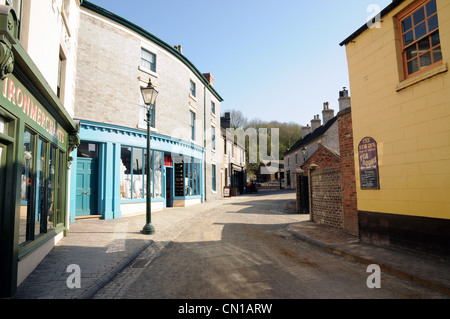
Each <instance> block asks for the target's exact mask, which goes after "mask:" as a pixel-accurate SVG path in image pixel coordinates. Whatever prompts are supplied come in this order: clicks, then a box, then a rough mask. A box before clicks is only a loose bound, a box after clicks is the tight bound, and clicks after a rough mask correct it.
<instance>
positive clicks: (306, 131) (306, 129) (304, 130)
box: [302, 124, 311, 138]
mask: <svg viewBox="0 0 450 319" xmlns="http://www.w3.org/2000/svg"><path fill="white" fill-rule="evenodd" d="M310 133H311V126H309V124H308V125H307V126H303V127H302V138H305V136H306V135H308V134H310Z"/></svg>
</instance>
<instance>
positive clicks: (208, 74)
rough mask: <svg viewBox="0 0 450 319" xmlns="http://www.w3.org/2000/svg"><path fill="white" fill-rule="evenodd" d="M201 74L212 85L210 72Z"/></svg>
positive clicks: (212, 79) (212, 80)
mask: <svg viewBox="0 0 450 319" xmlns="http://www.w3.org/2000/svg"><path fill="white" fill-rule="evenodd" d="M203 76H204V77H205V78H206V80H208V82H209V84H211V86H214V78H213V76H212V74H211V73H203Z"/></svg>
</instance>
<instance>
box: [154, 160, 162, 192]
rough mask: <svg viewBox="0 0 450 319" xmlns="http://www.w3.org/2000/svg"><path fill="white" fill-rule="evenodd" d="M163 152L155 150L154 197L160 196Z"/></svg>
mask: <svg viewBox="0 0 450 319" xmlns="http://www.w3.org/2000/svg"><path fill="white" fill-rule="evenodd" d="M162 160H163V153H161V152H155V198H162Z"/></svg>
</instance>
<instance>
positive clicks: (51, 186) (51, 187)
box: [47, 147, 57, 230]
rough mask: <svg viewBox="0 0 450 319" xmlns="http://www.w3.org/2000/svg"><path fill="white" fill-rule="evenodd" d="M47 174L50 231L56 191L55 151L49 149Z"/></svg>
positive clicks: (53, 216) (53, 220) (48, 225)
mask: <svg viewBox="0 0 450 319" xmlns="http://www.w3.org/2000/svg"><path fill="white" fill-rule="evenodd" d="M48 160H49V170H50V171H49V174H48V184H47V198H48V201H47V230H49V229H52V228H53V226H54V222H55V217H56V215H55V204H56V201H55V190H56V167H57V165H56V149H54V148H53V147H51V148H50V154H49V158H48Z"/></svg>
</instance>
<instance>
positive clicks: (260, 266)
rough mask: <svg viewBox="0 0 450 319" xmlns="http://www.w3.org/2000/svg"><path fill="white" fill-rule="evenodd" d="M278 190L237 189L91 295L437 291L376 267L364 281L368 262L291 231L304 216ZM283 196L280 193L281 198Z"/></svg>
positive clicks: (399, 294) (425, 294)
mask: <svg viewBox="0 0 450 319" xmlns="http://www.w3.org/2000/svg"><path fill="white" fill-rule="evenodd" d="M286 196H289V194H285V193H274V194H272V195H268V196H263V197H243V198H242V199H241V200H239V201H233V202H230V203H227V202H224V204H223V205H221V206H218V207H215V208H214V209H213V210H209V211H206V212H204V213H202V214H200V215H197V216H196V217H194V218H192V219H190V220H189V221H186V222H184V223H183V225H182V227H181V226H180V228H179V229H178V230H177V229H174V230H173V231H172V232H171V234H170V235H167V234H166V235H165V238H158V240H155V243H154V244H153V245H151V246H150V247H149V248H148V249H147V250H146V251H145V252H144V253H143V254H142V255H141V256H139V258H138V259H137V260H136V261H135V262H134V263H133V264H132V265H131V266H130V267H128V268H127V269H125V270H124V271H123V272H122V273H121V274H119V275H118V276H117V277H116V279H115V280H113V281H112V282H111V283H110V284H109V285H107V286H106V287H105V288H103V289H102V290H101V291H99V292H98V293H97V295H96V296H95V298H97V299H105V298H107V299H110V298H116V299H130V298H133V299H233V298H239V299H266V298H271V299H308V298H316V299H318V298H360V299H363V298H385V299H391V298H392V299H396V298H402V299H404V298H442V295H441V294H439V293H437V292H435V291H433V290H429V289H426V288H424V287H422V286H418V285H415V284H413V283H411V282H409V281H406V280H403V279H400V278H397V277H395V276H392V275H389V274H385V273H383V274H382V275H381V288H380V289H369V288H368V287H367V283H366V282H367V278H368V276H369V275H370V274H369V273H367V265H364V264H360V263H357V262H353V261H350V260H347V259H345V258H343V257H340V256H336V255H334V254H330V253H327V252H325V251H323V250H322V249H320V248H317V247H315V246H311V245H310V244H308V243H306V242H303V241H300V240H298V239H295V238H294V237H292V236H291V235H290V234H289V233H288V232H287V231H286V226H287V225H288V224H290V223H293V222H298V221H301V220H305V219H306V218H307V216H304V215H296V214H289V213H282V209H281V207H280V203H281V202H282V201H280V200H286V198H285V197H286ZM284 202H285V201H284Z"/></svg>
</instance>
